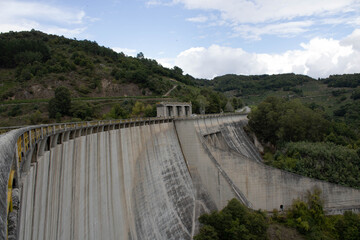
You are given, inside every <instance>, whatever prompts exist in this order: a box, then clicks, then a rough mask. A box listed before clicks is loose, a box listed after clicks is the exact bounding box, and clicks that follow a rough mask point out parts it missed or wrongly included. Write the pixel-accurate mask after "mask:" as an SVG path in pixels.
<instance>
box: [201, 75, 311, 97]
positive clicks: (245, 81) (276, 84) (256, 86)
mask: <svg viewBox="0 0 360 240" xmlns="http://www.w3.org/2000/svg"><path fill="white" fill-rule="evenodd" d="M311 80H313V79H312V78H310V77H308V76H304V75H295V74H277V75H266V74H265V75H254V76H243V75H235V74H227V75H224V76H221V77H215V78H214V79H213V80H212V81H204V80H203V81H198V84H199V85H204V86H212V87H213V88H214V90H216V91H220V92H227V91H234V92H235V95H236V96H238V97H239V96H245V95H254V94H259V93H263V92H264V91H269V90H278V89H281V88H285V89H288V90H292V91H294V92H297V93H301V90H300V89H297V88H296V86H298V85H301V84H303V83H305V82H308V81H311Z"/></svg>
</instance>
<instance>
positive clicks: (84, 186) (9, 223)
mask: <svg viewBox="0 0 360 240" xmlns="http://www.w3.org/2000/svg"><path fill="white" fill-rule="evenodd" d="M246 123H247V118H246V116H245V115H217V116H202V117H197V118H184V119H175V120H174V119H150V120H139V121H116V122H106V123H104V122H92V123H83V124H78V125H76V124H62V125H51V126H47V125H46V126H34V127H29V128H24V129H19V130H14V131H11V132H9V133H7V134H5V135H1V136H0V150H1V151H0V167H1V172H0V174H1V176H0V180H1V181H0V191H1V195H0V197H1V199H0V238H1V239H6V236H7V235H8V239H131V240H133V239H139V240H140V239H192V237H193V236H194V234H196V232H197V228H198V224H197V218H198V216H199V215H200V214H202V213H204V212H209V211H211V210H215V209H220V208H222V207H224V206H225V205H226V204H227V202H228V201H229V200H230V199H232V198H234V197H235V198H238V199H239V200H240V201H241V202H242V203H243V204H245V205H246V206H248V207H251V208H254V209H258V208H261V209H264V210H269V211H271V210H273V209H274V208H279V206H280V205H284V206H285V207H286V206H289V205H290V204H291V202H292V200H293V199H295V198H303V197H304V196H305V195H306V192H307V190H311V189H312V188H314V187H319V188H321V189H322V191H323V193H324V198H325V205H326V207H327V208H328V209H329V210H331V211H333V212H334V211H342V210H344V209H357V208H358V207H359V205H360V191H359V190H356V189H352V188H347V187H342V186H339V185H335V184H330V183H327V182H323V181H318V180H314V179H310V178H306V177H302V176H299V175H296V174H292V173H288V172H285V171H281V170H278V169H274V168H271V167H268V166H266V165H264V164H263V163H262V159H261V156H260V154H259V153H258V151H257V150H256V148H255V146H254V145H253V144H252V142H251V141H250V139H249V138H248V137H247V135H246V134H245V133H244V131H243V129H242V127H243V126H244V125H246ZM6 193H7V194H6ZM6 195H7V196H6ZM9 219H10V220H9Z"/></svg>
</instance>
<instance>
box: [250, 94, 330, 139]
mask: <svg viewBox="0 0 360 240" xmlns="http://www.w3.org/2000/svg"><path fill="white" fill-rule="evenodd" d="M249 126H250V128H251V129H252V130H253V131H254V132H255V134H256V135H257V136H258V137H259V138H260V139H261V140H262V141H263V142H270V143H272V144H274V145H275V144H276V143H277V142H283V141H303V140H308V141H321V140H323V139H324V138H325V136H326V135H327V134H328V128H329V126H330V123H329V122H328V121H327V120H326V119H325V118H324V117H323V116H322V115H321V114H320V113H318V112H316V111H314V110H311V109H310V108H308V107H306V106H304V105H303V104H302V103H301V102H300V101H299V100H292V101H286V100H284V99H280V98H277V97H268V98H267V99H265V101H264V102H262V103H260V104H259V105H258V106H257V108H255V109H253V110H252V112H251V113H250V115H249Z"/></svg>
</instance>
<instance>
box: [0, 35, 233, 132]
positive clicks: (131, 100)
mask: <svg viewBox="0 0 360 240" xmlns="http://www.w3.org/2000/svg"><path fill="white" fill-rule="evenodd" d="M193 80H194V78H193V77H191V76H190V75H184V74H183V71H182V70H181V69H180V68H178V67H174V68H172V69H168V68H164V67H162V66H161V65H160V64H158V63H157V62H156V61H155V60H152V59H147V58H145V57H144V54H143V53H139V54H138V55H137V57H136V58H135V57H129V56H126V55H124V54H123V53H116V52H115V51H113V50H111V49H109V48H106V47H102V46H99V45H98V44H97V43H96V42H92V41H88V40H83V41H78V40H76V39H68V38H65V37H63V36H61V37H60V36H56V35H48V34H45V33H42V32H39V31H35V30H32V31H30V32H9V33H4V34H0V87H1V88H0V101H1V106H0V115H1V122H0V125H1V126H12V125H26V124H36V123H40V122H52V121H54V120H52V119H49V117H48V115H49V114H48V105H47V103H48V102H49V100H50V99H51V98H53V97H54V94H55V90H56V89H57V88H58V87H60V86H62V87H65V88H67V89H69V91H70V97H71V99H72V100H73V103H74V104H72V106H71V107H72V108H73V110H71V109H70V110H69V111H67V112H69V114H67V115H64V116H61V118H58V119H57V121H68V120H69V121H71V120H85V119H87V120H90V119H99V118H104V117H110V118H114V117H115V118H116V117H121V116H120V115H118V114H115V115H114V114H111V113H110V111H111V109H113V108H115V105H116V104H120V105H121V106H120V107H121V108H122V109H123V110H124V111H126V112H127V114H125V115H122V117H124V116H127V117H130V116H144V115H146V114H144V113H143V112H144V111H140V113H138V115H134V114H133V115H131V114H132V108H133V107H134V106H135V103H136V101H141V102H143V103H144V105H145V106H146V105H150V106H152V107H154V103H156V102H158V101H162V100H174V101H192V102H193V106H194V111H195V112H200V108H204V109H205V108H206V112H209V113H213V112H220V109H221V108H222V109H223V108H224V106H225V105H226V102H227V100H226V98H225V97H223V96H222V94H219V93H215V92H213V91H212V90H210V89H207V90H204V91H203V92H200V90H201V89H200V88H198V87H195V86H193V85H194V84H195V83H194V81H193ZM200 95H201V97H200V98H199V99H200V103H198V101H197V98H198V97H199V96H200ZM212 98H214V99H212ZM201 101H203V102H205V103H202V102H201ZM81 108H85V109H87V110H86V111H88V112H89V113H87V114H84V113H78V112H79V111H80V110H81ZM117 108H119V106H117ZM84 111H85V110H84ZM113 111H115V110H114V109H113ZM35 112H37V114H36V116H33V114H34V113H35ZM152 112H153V113H154V111H152ZM153 113H152V115H153ZM106 114H107V115H106ZM109 114H110V115H109ZM50 115H51V114H50ZM105 115H106V116H105Z"/></svg>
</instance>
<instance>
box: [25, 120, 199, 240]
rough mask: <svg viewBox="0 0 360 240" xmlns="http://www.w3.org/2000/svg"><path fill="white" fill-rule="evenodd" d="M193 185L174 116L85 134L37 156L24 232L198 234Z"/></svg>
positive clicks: (55, 235) (40, 235)
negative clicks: (165, 119) (135, 125)
mask: <svg viewBox="0 0 360 240" xmlns="http://www.w3.org/2000/svg"><path fill="white" fill-rule="evenodd" d="M194 214H195V196H194V189H193V184H192V181H191V178H190V175H189V172H188V171H187V167H186V164H185V161H184V159H183V155H182V153H181V149H180V146H179V144H178V141H177V137H176V133H175V131H174V126H173V123H161V124H154V125H146V126H137V127H131V128H123V129H119V130H111V131H106V132H99V133H94V134H90V135H86V136H81V137H78V138H75V139H73V140H69V141H66V142H64V143H62V144H60V145H57V146H56V147H54V148H53V149H51V151H47V152H45V153H44V155H43V156H41V157H39V158H38V160H37V162H36V163H33V165H32V167H31V168H30V171H29V173H28V174H27V176H26V179H24V186H23V191H22V199H21V222H20V226H21V227H20V232H19V239H191V238H192V234H193V228H194V219H195V216H194Z"/></svg>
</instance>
